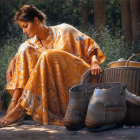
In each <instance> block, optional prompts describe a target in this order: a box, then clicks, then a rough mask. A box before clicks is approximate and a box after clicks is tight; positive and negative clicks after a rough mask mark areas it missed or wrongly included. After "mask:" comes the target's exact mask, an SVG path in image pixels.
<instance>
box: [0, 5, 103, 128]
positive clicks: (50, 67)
mask: <svg viewBox="0 0 140 140" xmlns="http://www.w3.org/2000/svg"><path fill="white" fill-rule="evenodd" d="M14 20H15V21H17V22H18V24H19V26H20V27H21V28H22V30H23V33H24V34H27V35H28V36H29V37H30V39H29V40H27V41H25V42H24V43H23V44H21V46H20V47H19V50H18V52H17V54H16V55H15V57H14V58H13V59H12V60H11V61H10V63H9V66H8V69H7V73H6V74H7V76H6V78H7V82H8V81H9V80H10V82H9V84H8V86H7V90H8V91H9V93H10V94H11V96H12V99H11V102H10V105H9V107H8V110H7V114H6V115H5V116H4V117H3V118H1V119H0V126H1V127H5V126H10V125H16V124H20V123H22V121H23V119H24V115H25V113H27V114H29V115H31V117H32V118H33V120H35V121H37V122H39V123H41V124H57V125H63V118H64V116H65V113H66V108H67V104H68V100H69V96H68V89H69V88H70V87H72V86H75V85H77V84H79V82H80V78H81V77H82V75H83V73H84V72H85V71H86V70H87V69H89V68H90V69H91V74H92V75H96V74H99V73H100V72H101V68H100V66H99V65H100V64H101V63H102V62H104V60H105V56H104V54H103V53H102V51H101V50H100V48H99V47H98V45H97V44H96V43H95V41H93V40H92V39H91V38H90V37H88V36H86V35H84V34H83V33H81V32H80V31H78V30H77V29H75V28H74V27H72V26H71V25H68V24H65V23H63V24H60V25H57V26H50V27H49V26H46V25H45V20H46V16H45V14H44V13H43V12H42V11H40V10H38V9H37V8H36V7H35V6H34V5H25V6H23V7H22V8H21V9H20V10H19V12H17V13H16V14H15V17H14Z"/></svg>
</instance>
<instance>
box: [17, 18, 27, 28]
mask: <svg viewBox="0 0 140 140" xmlns="http://www.w3.org/2000/svg"><path fill="white" fill-rule="evenodd" d="M27 23H28V21H23V20H18V24H19V26H20V27H21V28H22V27H23V26H24V24H27Z"/></svg>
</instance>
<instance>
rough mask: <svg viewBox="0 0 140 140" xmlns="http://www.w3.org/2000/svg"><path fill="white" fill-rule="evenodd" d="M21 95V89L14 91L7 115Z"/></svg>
mask: <svg viewBox="0 0 140 140" xmlns="http://www.w3.org/2000/svg"><path fill="white" fill-rule="evenodd" d="M21 94H22V89H20V88H18V89H16V90H15V91H14V93H13V96H12V99H11V101H10V104H9V107H8V109H7V113H9V112H10V111H11V110H12V109H13V108H14V107H15V106H16V105H17V103H18V99H19V98H20V96H21Z"/></svg>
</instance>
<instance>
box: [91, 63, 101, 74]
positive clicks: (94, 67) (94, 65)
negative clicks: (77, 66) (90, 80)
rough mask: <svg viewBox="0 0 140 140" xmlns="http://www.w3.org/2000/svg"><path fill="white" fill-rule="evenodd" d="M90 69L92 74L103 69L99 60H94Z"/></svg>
mask: <svg viewBox="0 0 140 140" xmlns="http://www.w3.org/2000/svg"><path fill="white" fill-rule="evenodd" d="M90 70H91V75H97V74H100V73H101V71H102V69H101V68H100V66H99V63H98V61H93V62H92V63H91V66H90Z"/></svg>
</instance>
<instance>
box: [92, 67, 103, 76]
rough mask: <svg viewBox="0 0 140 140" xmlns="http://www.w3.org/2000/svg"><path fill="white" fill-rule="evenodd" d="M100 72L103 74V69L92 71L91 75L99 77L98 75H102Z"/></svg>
mask: <svg viewBox="0 0 140 140" xmlns="http://www.w3.org/2000/svg"><path fill="white" fill-rule="evenodd" d="M100 72H101V69H100V68H98V69H92V70H91V75H97V74H100Z"/></svg>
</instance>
